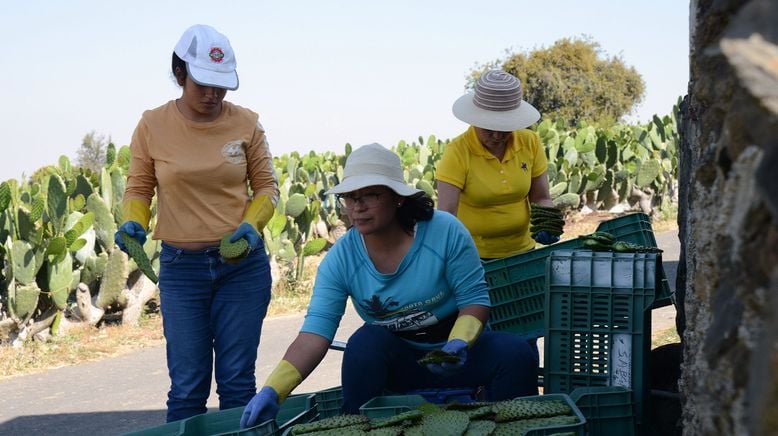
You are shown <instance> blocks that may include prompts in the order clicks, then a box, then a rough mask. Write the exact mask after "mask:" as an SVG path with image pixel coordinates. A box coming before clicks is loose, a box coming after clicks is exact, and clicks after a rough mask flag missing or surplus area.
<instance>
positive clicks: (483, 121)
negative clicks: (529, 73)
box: [451, 70, 540, 132]
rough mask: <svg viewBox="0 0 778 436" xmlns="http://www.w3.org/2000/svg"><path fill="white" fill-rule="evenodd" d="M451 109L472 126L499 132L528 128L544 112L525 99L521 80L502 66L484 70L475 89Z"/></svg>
mask: <svg viewBox="0 0 778 436" xmlns="http://www.w3.org/2000/svg"><path fill="white" fill-rule="evenodd" d="M451 110H452V111H453V112H454V116H455V117H457V118H458V119H460V120H462V121H464V122H466V123H467V124H470V125H471V126H476V127H480V128H482V129H488V130H495V131H498V132H512V131H514V130H519V129H524V128H526V127H529V126H531V125H532V124H534V123H535V122H537V121H538V120H539V119H540V112H538V110H537V109H535V108H534V107H533V106H532V105H531V104H529V103H527V102H526V101H524V100H522V91H521V81H520V80H519V79H517V78H516V77H514V76H513V75H511V74H508V73H506V72H505V71H501V70H490V71H487V72H486V73H484V74H482V75H481V77H480V78H479V79H478V81H477V82H476V84H475V91H474V92H468V93H467V94H465V95H463V96H462V97H459V98H458V99H457V100H456V101H455V102H454V106H453V107H452V108H451Z"/></svg>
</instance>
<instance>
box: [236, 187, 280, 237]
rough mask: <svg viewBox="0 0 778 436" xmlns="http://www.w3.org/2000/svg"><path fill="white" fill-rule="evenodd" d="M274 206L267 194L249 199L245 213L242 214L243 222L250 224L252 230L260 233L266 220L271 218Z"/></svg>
mask: <svg viewBox="0 0 778 436" xmlns="http://www.w3.org/2000/svg"><path fill="white" fill-rule="evenodd" d="M274 209H275V206H274V205H273V202H272V201H271V200H270V197H268V196H267V195H260V196H259V197H256V198H255V199H253V200H251V203H249V207H248V208H247V209H246V213H244V214H243V222H246V223H249V224H251V226H252V227H254V230H256V231H257V233H258V234H260V235H261V234H262V229H263V228H265V225H267V223H268V221H270V219H271V218H273V211H274Z"/></svg>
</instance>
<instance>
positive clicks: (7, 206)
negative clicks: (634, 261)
mask: <svg viewBox="0 0 778 436" xmlns="http://www.w3.org/2000/svg"><path fill="white" fill-rule="evenodd" d="M566 126H567V124H566V123H565V122H564V121H563V120H559V121H557V122H552V121H549V120H544V121H543V122H541V123H540V124H538V125H537V126H535V129H536V130H537V132H538V134H539V135H540V137H541V140H542V142H543V144H544V145H545V148H546V152H547V155H548V158H549V168H548V174H549V185H550V187H551V194H552V197H553V200H554V203H555V205H556V206H558V207H559V208H561V209H562V210H563V211H565V212H566V213H568V214H570V213H572V212H575V211H577V210H579V209H581V208H583V207H588V208H590V209H592V210H608V209H610V208H612V207H614V206H616V205H622V206H623V207H625V208H633V209H640V210H642V211H644V212H646V213H649V214H650V213H654V212H656V211H661V210H663V209H667V208H668V207H671V206H672V203H673V201H674V198H675V196H676V191H677V178H676V174H677V162H678V158H677V155H676V149H677V141H678V135H677V128H676V121H675V116H674V114H670V115H668V116H664V117H658V116H655V117H654V118H653V120H652V121H651V122H649V123H647V124H644V125H630V124H616V125H614V126H611V127H610V128H607V129H604V128H599V127H596V126H591V125H586V124H581V125H578V126H576V127H574V128H569V127H566ZM448 142H449V141H448V140H441V139H438V138H436V137H435V136H429V137H428V138H422V137H419V138H418V142H416V141H414V142H411V143H408V142H405V141H400V142H399V143H398V144H396V145H395V146H394V147H392V149H393V150H394V151H395V152H397V153H398V154H399V155H400V157H401V160H402V163H403V165H404V172H405V178H406V180H407V181H408V182H409V183H410V184H412V185H414V186H416V187H417V188H419V189H421V190H424V191H425V192H427V193H428V194H430V195H431V196H432V197H433V199H435V197H436V195H435V165H436V163H437V161H438V160H439V159H440V157H441V155H442V153H443V150H444V149H445V147H446V144H447V143H448ZM351 149H352V148H351V146H350V145H349V144H346V146H345V150H344V152H343V153H342V154H340V153H335V152H324V153H314V152H310V153H307V154H301V153H298V152H292V153H288V154H284V155H281V156H276V157H275V158H274V165H275V168H276V173H277V174H278V177H279V188H280V192H281V195H280V199H279V202H278V205H277V208H276V211H275V214H274V216H273V218H272V219H271V220H270V222H269V223H268V225H267V226H266V227H265V229H264V230H263V236H264V239H265V245H266V248H267V251H268V254H269V255H270V258H271V262H272V263H273V266H274V269H275V270H276V271H278V274H277V275H279V274H280V277H281V278H282V279H283V280H286V281H288V282H290V283H295V282H299V281H301V280H302V278H303V272H304V270H305V262H306V259H307V258H309V257H311V256H315V255H318V254H320V253H321V252H322V251H325V250H326V249H327V248H328V247H330V246H331V244H332V243H334V241H335V240H336V239H337V238H338V237H339V236H340V235H342V234H343V232H345V230H346V228H347V225H348V224H347V223H346V222H344V220H345V218H344V217H342V216H341V215H340V213H339V210H338V208H337V206H336V204H337V202H336V201H335V198H334V196H327V195H324V192H325V191H326V190H328V189H329V188H330V187H332V186H333V185H335V184H336V183H338V181H339V180H340V179H341V178H342V176H343V166H344V164H345V160H346V157H347V156H348V155H349V154H350V152H351ZM129 157H130V156H129V147H127V146H123V147H120V148H118V149H117V148H116V147H114V146H113V144H111V145H109V152H108V153H107V158H106V162H105V165H104V166H103V168H101V169H100V171H99V172H92V171H90V170H87V169H84V168H79V167H75V166H73V165H72V164H71V163H70V160H69V159H68V158H67V157H65V156H62V157H60V158H59V161H58V162H57V164H56V165H49V166H46V167H43V168H40V169H39V170H37V171H36V172H35V173H33V174H32V175H31V176H29V177H27V178H26V179H25V180H21V181H19V180H16V179H9V180H6V181H3V182H1V183H0V267H2V268H1V269H0V343H2V344H16V345H20V344H22V343H24V342H25V341H28V340H31V339H32V338H38V339H41V340H45V339H46V338H48V337H49V336H52V335H61V334H64V333H65V332H67V331H68V329H71V328H73V327H74V326H78V325H85V324H86V325H100V324H101V323H104V322H106V321H107V320H109V319H110V320H113V321H117V322H119V321H120V322H122V323H124V324H136V323H137V322H138V319H139V317H140V315H141V314H142V313H143V310H144V308H145V306H146V305H147V303H148V302H149V301H150V300H151V299H153V298H154V297H155V295H156V292H157V288H156V285H155V283H153V282H152V280H150V279H149V278H148V277H147V275H148V276H149V277H152V278H154V277H155V275H156V274H158V273H159V250H160V243H159V241H156V240H154V239H153V229H154V224H155V219H154V213H152V220H151V224H150V231H149V232H150V237H149V238H148V241H147V242H146V243H145V245H143V246H142V247H138V248H142V251H143V252H145V255H146V258H147V259H148V261H149V263H150V265H148V264H146V263H145V261H144V262H143V265H142V267H143V269H144V270H145V271H146V273H147V274H144V273H143V272H141V271H140V270H139V268H138V265H137V264H136V263H135V261H133V260H132V259H131V258H129V257H128V256H127V255H126V254H124V253H123V252H122V251H121V250H119V249H118V248H117V247H115V245H114V233H115V232H116V230H117V227H118V225H119V224H120V223H121V222H122V216H121V201H122V196H123V193H124V188H125V183H126V175H127V170H128V165H129V160H130V159H129ZM155 207H156V205H155V203H152V212H154V209H155ZM136 254H137V253H136ZM278 278H279V277H276V279H278Z"/></svg>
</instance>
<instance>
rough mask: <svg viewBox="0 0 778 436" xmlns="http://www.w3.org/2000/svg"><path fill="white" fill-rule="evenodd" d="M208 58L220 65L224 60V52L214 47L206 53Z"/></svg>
mask: <svg viewBox="0 0 778 436" xmlns="http://www.w3.org/2000/svg"><path fill="white" fill-rule="evenodd" d="M208 57H209V58H211V61H212V62H216V63H217V64H218V63H221V61H222V60H224V52H223V51H222V49H220V48H219V47H214V48H212V49H211V51H209V52H208Z"/></svg>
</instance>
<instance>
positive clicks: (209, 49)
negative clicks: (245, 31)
mask: <svg viewBox="0 0 778 436" xmlns="http://www.w3.org/2000/svg"><path fill="white" fill-rule="evenodd" d="M173 51H174V52H175V53H176V54H177V55H178V57H180V58H181V59H182V60H183V61H184V62H186V71H187V72H188V73H189V77H191V78H192V80H193V81H194V82H195V83H197V84H198V85H202V86H214V87H216V88H225V89H229V90H231V91H234V90H236V89H238V73H237V71H235V68H236V67H237V62H236V61H235V52H234V51H233V50H232V46H231V45H230V41H229V40H228V39H227V37H226V36H224V35H222V34H221V33H219V32H217V31H216V29H214V28H213V27H211V26H207V25H205V24H195V25H194V26H192V27H190V28H188V29H186V31H185V32H184V34H183V35H182V36H181V39H180V40H179V41H178V44H176V48H175V49H173Z"/></svg>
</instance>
